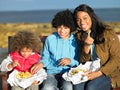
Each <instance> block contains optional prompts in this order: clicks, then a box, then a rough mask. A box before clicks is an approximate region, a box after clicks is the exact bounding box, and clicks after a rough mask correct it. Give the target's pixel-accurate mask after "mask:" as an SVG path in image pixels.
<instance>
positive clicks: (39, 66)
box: [30, 62, 43, 74]
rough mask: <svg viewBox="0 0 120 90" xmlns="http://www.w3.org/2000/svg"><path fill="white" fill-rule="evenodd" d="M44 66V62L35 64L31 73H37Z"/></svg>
mask: <svg viewBox="0 0 120 90" xmlns="http://www.w3.org/2000/svg"><path fill="white" fill-rule="evenodd" d="M42 67H43V63H41V62H40V63H37V64H35V65H33V67H32V68H31V70H30V72H31V74H35V73H37V72H38V71H39V70H40V69H41V68H42Z"/></svg>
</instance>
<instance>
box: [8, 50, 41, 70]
mask: <svg viewBox="0 0 120 90" xmlns="http://www.w3.org/2000/svg"><path fill="white" fill-rule="evenodd" d="M10 56H11V59H12V60H13V61H14V60H15V61H18V63H19V64H20V66H16V67H15V69H16V70H18V71H29V70H30V68H31V67H32V66H33V65H34V64H35V63H37V62H39V61H40V59H41V58H40V55H39V54H38V53H33V54H31V55H30V56H29V57H27V58H24V57H22V56H21V55H20V54H19V53H18V52H11V53H10Z"/></svg>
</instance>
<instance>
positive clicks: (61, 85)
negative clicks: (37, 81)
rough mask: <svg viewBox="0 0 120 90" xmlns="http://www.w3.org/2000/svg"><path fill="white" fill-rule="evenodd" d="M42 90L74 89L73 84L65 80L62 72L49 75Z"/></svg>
mask: <svg viewBox="0 0 120 90" xmlns="http://www.w3.org/2000/svg"><path fill="white" fill-rule="evenodd" d="M42 90H73V85H72V83H71V82H68V81H65V80H64V79H63V78H62V74H55V75H48V76H47V79H46V80H44V82H43V87H42Z"/></svg>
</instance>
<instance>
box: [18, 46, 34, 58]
mask: <svg viewBox="0 0 120 90" xmlns="http://www.w3.org/2000/svg"><path fill="white" fill-rule="evenodd" d="M20 54H21V55H22V56H23V57H24V58H27V57H28V56H30V55H31V54H32V49H31V48H26V47H25V48H22V49H21V50H20Z"/></svg>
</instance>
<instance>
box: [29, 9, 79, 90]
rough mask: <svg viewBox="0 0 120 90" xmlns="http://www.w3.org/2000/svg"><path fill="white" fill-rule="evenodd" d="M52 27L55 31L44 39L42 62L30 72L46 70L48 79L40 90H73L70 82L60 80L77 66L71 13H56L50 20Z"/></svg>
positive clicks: (65, 11) (67, 11)
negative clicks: (43, 68) (65, 73)
mask: <svg viewBox="0 0 120 90" xmlns="http://www.w3.org/2000/svg"><path fill="white" fill-rule="evenodd" d="M52 26H53V27H54V28H55V29H56V30H57V31H56V32H54V33H53V34H52V35H50V36H48V37H47V38H46V41H45V45H44V50H43V55H42V60H41V61H40V63H38V64H36V65H34V66H33V68H32V69H31V72H32V73H36V72H37V71H38V70H39V69H41V68H42V67H45V68H46V71H47V74H48V77H47V79H46V80H45V81H44V82H43V87H42V90H59V89H60V90H73V87H72V84H71V82H68V81H65V80H64V79H63V78H62V74H63V73H64V72H66V71H69V69H70V68H71V67H73V66H77V65H78V52H77V42H76V40H75V38H74V36H73V34H71V31H73V30H74V29H75V25H74V20H73V14H72V13H71V11H69V10H64V11H60V12H58V13H57V14H56V15H55V16H54V18H53V20H52ZM58 86H60V87H58Z"/></svg>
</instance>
